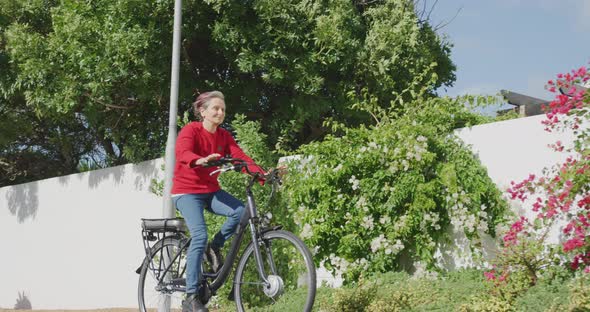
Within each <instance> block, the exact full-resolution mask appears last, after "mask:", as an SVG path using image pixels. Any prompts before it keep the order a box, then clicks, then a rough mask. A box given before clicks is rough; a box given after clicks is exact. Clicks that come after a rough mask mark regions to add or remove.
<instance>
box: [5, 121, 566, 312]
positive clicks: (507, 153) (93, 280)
mask: <svg viewBox="0 0 590 312" xmlns="http://www.w3.org/2000/svg"><path fill="white" fill-rule="evenodd" d="M543 118H544V116H535V117H529V118H522V119H516V120H509V121H504V122H498V123H494V124H487V125H481V126H477V127H473V128H471V129H462V130H460V131H458V134H459V136H460V137H461V138H462V139H463V140H464V141H465V142H466V143H468V144H471V145H472V148H473V150H474V151H475V152H476V153H477V154H478V155H479V157H480V159H481V161H482V163H483V164H484V165H485V166H486V167H487V168H488V171H489V174H490V177H491V178H492V179H493V180H494V182H495V183H497V185H499V186H500V187H501V188H502V189H505V188H506V187H507V186H508V185H509V183H510V181H512V180H516V181H520V180H522V179H524V178H526V177H527V176H528V174H529V173H539V172H540V171H541V170H542V168H543V167H545V166H549V165H552V164H554V163H556V162H558V161H562V160H564V159H565V155H561V154H560V153H556V152H552V151H551V150H550V149H549V148H547V147H546V146H547V144H550V143H554V142H555V141H556V140H558V139H560V140H562V141H563V142H570V141H571V139H572V138H571V136H567V135H563V134H548V133H546V132H545V131H544V130H543V126H542V125H541V120H543ZM161 164H162V160H161V159H158V160H154V161H146V162H143V163H140V164H136V165H125V166H119V167H114V168H109V169H104V170H97V171H92V172H87V173H82V174H76V175H69V176H65V177H58V178H53V179H48V180H42V181H37V182H32V183H28V184H22V185H17V186H11V187H4V188H0V246H2V256H1V258H0V259H1V260H0V307H3V308H12V307H13V306H14V304H15V303H16V298H17V297H18V294H19V292H23V291H24V292H25V294H26V295H27V297H28V298H29V299H30V301H31V303H32V306H33V308H35V309H39V308H43V309H90V308H98V307H100V308H107V307H130V308H135V307H137V300H136V291H137V277H138V276H137V274H135V272H134V271H135V269H136V268H137V266H138V265H139V264H140V261H141V260H142V258H143V249H142V245H141V236H140V223H139V220H140V218H150V217H160V216H161V215H162V202H161V199H160V198H159V197H157V196H155V195H154V194H151V193H150V191H149V185H150V181H151V179H152V178H154V177H157V176H160V177H161V176H163V174H162V172H161V169H160V168H161ZM461 244H464V242H462V241H461V238H460V237H457V238H456V242H455V245H456V246H455V250H453V253H454V255H453V257H454V258H453V257H450V258H451V260H449V261H450V262H449V263H447V265H448V267H451V268H452V267H459V266H462V265H465V264H466V263H465V262H461V261H463V260H457V259H460V256H461V248H464V247H461V246H464V245H461Z"/></svg>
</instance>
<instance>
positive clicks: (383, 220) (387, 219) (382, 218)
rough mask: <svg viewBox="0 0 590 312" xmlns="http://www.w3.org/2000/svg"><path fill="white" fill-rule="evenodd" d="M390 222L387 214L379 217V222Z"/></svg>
mask: <svg viewBox="0 0 590 312" xmlns="http://www.w3.org/2000/svg"><path fill="white" fill-rule="evenodd" d="M389 222H391V218H390V217H389V216H383V217H381V218H380V219H379V223H381V224H385V223H389Z"/></svg>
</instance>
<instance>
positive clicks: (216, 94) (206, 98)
mask: <svg viewBox="0 0 590 312" xmlns="http://www.w3.org/2000/svg"><path fill="white" fill-rule="evenodd" d="M214 98H218V99H222V100H223V101H225V96H224V95H223V93H221V92H220V91H209V92H203V93H201V94H199V96H198V97H197V99H196V100H195V102H194V103H193V109H194V111H195V117H197V120H201V119H202V117H201V114H200V112H201V108H202V109H207V107H209V103H211V100H212V99H214Z"/></svg>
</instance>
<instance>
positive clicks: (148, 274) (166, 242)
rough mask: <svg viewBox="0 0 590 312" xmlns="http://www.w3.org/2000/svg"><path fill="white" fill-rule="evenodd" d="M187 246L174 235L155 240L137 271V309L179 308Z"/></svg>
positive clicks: (181, 297) (182, 295)
mask: <svg viewBox="0 0 590 312" xmlns="http://www.w3.org/2000/svg"><path fill="white" fill-rule="evenodd" d="M185 255H186V249H183V248H182V246H181V241H180V240H179V239H176V238H164V239H162V240H160V241H158V242H157V243H156V244H155V245H154V246H153V247H152V250H151V253H150V256H149V257H146V258H145V260H144V262H143V265H142V267H141V271H140V273H139V285H138V299H139V311H141V312H147V311H148V310H149V311H155V310H156V309H158V310H161V309H166V310H167V309H168V307H169V308H170V311H180V310H181V309H182V299H183V297H184V290H185V289H186V283H185V279H184V276H183V275H184V271H185V268H186V262H185V259H186V257H185Z"/></svg>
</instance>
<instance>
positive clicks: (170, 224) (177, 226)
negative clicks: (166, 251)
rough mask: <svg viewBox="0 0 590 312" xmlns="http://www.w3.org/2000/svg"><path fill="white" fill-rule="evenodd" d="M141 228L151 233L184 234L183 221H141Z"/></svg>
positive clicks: (177, 219) (176, 219) (179, 219)
mask: <svg viewBox="0 0 590 312" xmlns="http://www.w3.org/2000/svg"><path fill="white" fill-rule="evenodd" d="M141 228H142V229H144V230H146V231H152V232H185V231H186V230H187V228H186V224H185V223H184V219H181V218H171V219H141Z"/></svg>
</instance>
